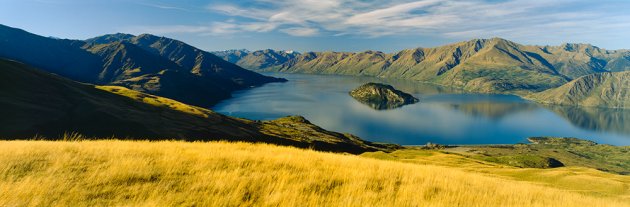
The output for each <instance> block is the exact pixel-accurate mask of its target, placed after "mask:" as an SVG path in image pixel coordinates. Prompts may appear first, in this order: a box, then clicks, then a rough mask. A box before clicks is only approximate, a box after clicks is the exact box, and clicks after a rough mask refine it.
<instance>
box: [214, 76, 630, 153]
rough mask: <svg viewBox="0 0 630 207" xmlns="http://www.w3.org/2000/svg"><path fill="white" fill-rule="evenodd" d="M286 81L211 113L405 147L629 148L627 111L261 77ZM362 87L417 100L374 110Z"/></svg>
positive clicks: (337, 80)
mask: <svg viewBox="0 0 630 207" xmlns="http://www.w3.org/2000/svg"><path fill="white" fill-rule="evenodd" d="M265 75H270V76H275V77H282V78H286V79H287V80H289V81H288V82H285V83H270V84H266V85H264V86H262V87H257V88H253V89H249V90H243V91H238V92H235V93H234V94H233V98H231V99H228V100H225V101H222V102H221V103H219V104H217V105H216V106H214V107H213V108H212V109H213V110H214V111H216V112H219V113H222V114H225V115H230V116H235V117H241V118H247V119H254V120H270V119H276V118H279V117H283V116H288V115H301V116H304V117H306V118H307V119H308V120H310V121H311V122H312V123H314V124H316V125H318V126H321V127H322V128H324V129H327V130H332V131H337V132H343V133H351V134H354V135H357V136H359V137H361V138H363V139H365V140H369V141H376V142H390V143H397V144H402V145H422V144H426V143H427V142H433V143H440V144H514V143H526V142H527V140H526V138H527V137H532V136H560V137H578V138H584V139H588V140H592V141H595V142H598V143H603V144H612V145H630V110H623V109H602V108H584V107H564V106H545V105H539V104H536V103H533V102H530V101H527V100H523V99H521V98H520V97H517V96H512V95H490V94H470V93H464V92H462V91H460V90H457V89H451V88H445V87H440V86H435V85H431V84H423V83H418V82H413V81H408V80H394V79H379V78H373V77H355V76H335V75H308V74H285V73H265ZM367 82H380V83H386V84H390V85H392V86H394V87H395V88H396V89H398V90H402V91H404V92H407V93H410V94H413V95H414V96H415V97H417V98H419V99H420V102H418V103H416V104H412V105H406V106H403V107H401V108H397V109H390V110H375V109H372V108H371V107H369V106H367V105H364V104H362V103H360V102H358V101H356V100H354V99H353V98H352V97H350V96H349V95H348V92H349V91H350V90H352V89H354V88H356V87H358V86H360V85H362V84H364V83H367Z"/></svg>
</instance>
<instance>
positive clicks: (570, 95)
mask: <svg viewBox="0 0 630 207" xmlns="http://www.w3.org/2000/svg"><path fill="white" fill-rule="evenodd" d="M527 98H529V99H532V100H534V101H537V102H540V103H545V104H558V105H578V106H590V107H598V106H605V107H610V108H630V71H625V72H615V73H597V74H591V75H587V76H583V77H580V78H578V79H575V80H573V81H571V82H569V83H567V84H565V85H563V86H560V87H558V88H553V89H549V90H546V91H543V92H540V93H536V94H531V95H529V96H527Z"/></svg>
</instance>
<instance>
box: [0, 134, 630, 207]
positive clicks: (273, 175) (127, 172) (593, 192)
mask: <svg viewBox="0 0 630 207" xmlns="http://www.w3.org/2000/svg"><path fill="white" fill-rule="evenodd" d="M0 149H2V150H0V163H1V164H0V206H630V195H629V194H630V193H629V191H628V189H629V185H630V182H629V180H628V176H621V175H613V174H608V173H603V172H599V171H595V170H588V169H580V168H576V169H575V170H574V169H572V168H559V169H545V170H543V169H518V168H511V167H505V166H500V165H489V164H485V163H479V162H473V161H469V160H466V159H459V158H457V157H456V156H455V155H449V154H443V153H438V152H433V151H427V152H426V153H428V154H422V153H419V152H418V151H416V152H404V151H402V152H399V154H396V152H395V153H393V154H384V153H368V154H364V155H363V157H362V156H356V155H344V154H333V153H323V152H316V151H311V150H303V149H296V148H291V147H279V146H274V145H267V144H249V143H228V142H177V141H161V142H145V141H72V142H68V141H56V142H52V141H0ZM423 153H424V152H423ZM365 156H367V157H365ZM370 157H371V158H370ZM382 159H389V160H382ZM441 159H443V160H445V161H444V164H443V165H442V164H440V163H441V162H440V160H441ZM527 175H533V177H534V178H528V176H527ZM563 175H566V176H567V177H570V179H569V180H564V181H562V177H564V176H563ZM538 176H551V178H553V179H542V178H540V179H536V178H535V177H538ZM554 176H555V177H554ZM558 176H560V177H558ZM593 178H597V181H594V180H593ZM558 180H560V181H558ZM554 182H558V183H559V184H558V183H554ZM571 183H573V184H572V185H569V184H571ZM591 183H594V184H593V185H592V186H590V185H591ZM602 183H604V184H605V183H609V185H603V186H602V185H600V184H602ZM561 184H562V185H561ZM617 185H620V186H621V190H620V191H618V190H619V189H617V188H615V189H617V190H615V191H610V192H609V191H607V190H606V189H607V188H608V186H617ZM584 186H586V187H584ZM589 186H590V187H589ZM617 187H619V186H617ZM581 188H583V189H581ZM584 189H586V190H584Z"/></svg>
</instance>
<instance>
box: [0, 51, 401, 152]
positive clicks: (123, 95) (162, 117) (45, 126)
mask: <svg viewBox="0 0 630 207" xmlns="http://www.w3.org/2000/svg"><path fill="white" fill-rule="evenodd" d="M0 114H2V119H0V137H1V138H3V139H24V138H32V137H36V136H38V137H41V136H44V137H48V138H51V139H54V138H57V137H60V136H62V135H63V134H64V133H66V132H76V133H80V134H83V135H85V136H87V137H104V138H107V137H116V138H128V139H149V140H158V139H183V140H206V141H207V140H231V141H248V142H266V143H276V144H282V145H292V146H297V147H303V148H308V147H311V148H314V149H319V150H327V151H344V152H351V153H359V152H364V151H373V150H379V149H385V150H386V148H387V147H388V146H385V145H379V144H373V143H370V142H367V141H363V140H361V139H359V138H357V137H355V136H352V135H347V134H340V133H336V132H330V131H326V130H324V129H322V128H319V127H317V126H315V125H313V124H311V123H309V122H308V121H306V120H305V119H304V118H301V117H287V118H281V119H278V120H273V121H263V122H260V121H250V120H246V119H238V118H232V117H229V116H224V115H221V114H218V113H215V112H213V111H210V110H207V109H204V108H199V107H195V106H191V105H187V104H184V103H181V102H177V101H174V100H171V99H167V98H163V97H159V96H153V95H149V94H145V93H141V92H137V91H134V90H129V89H126V88H123V87H118V86H94V85H89V84H82V83H77V82H74V81H71V80H68V79H65V78H62V77H60V76H56V75H53V74H48V73H46V72H43V71H41V70H38V69H35V68H31V67H29V66H26V65H24V64H21V63H18V62H14V61H9V60H4V59H0Z"/></svg>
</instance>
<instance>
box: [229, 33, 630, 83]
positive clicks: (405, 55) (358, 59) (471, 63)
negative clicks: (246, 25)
mask: <svg viewBox="0 0 630 207" xmlns="http://www.w3.org/2000/svg"><path fill="white" fill-rule="evenodd" d="M236 63H237V64H242V63H239V62H238V61H236ZM260 65H264V64H260ZM271 65H273V66H270V67H266V68H262V69H261V68H259V67H252V66H250V65H247V64H242V65H241V66H243V67H245V68H248V69H252V70H255V71H274V72H288V73H314V74H341V75H358V76H375V77H383V78H400V79H410V80H415V81H422V82H431V83H436V84H440V85H445V86H453V87H458V88H462V89H465V90H467V91H473V92H483V93H513V94H529V93H532V92H539V91H543V90H546V89H549V88H554V87H558V86H560V85H562V84H564V83H566V82H568V81H570V80H573V79H575V78H578V77H580V76H583V75H588V74H592V73H600V72H608V71H626V70H630V51H628V50H604V49H601V48H598V47H595V46H592V45H589V44H563V45H560V46H529V45H521V44H518V43H515V42H511V41H508V40H505V39H501V38H493V39H474V40H470V41H465V42H459V43H454V44H450V45H445V46H441V47H435V48H414V49H406V50H402V51H399V52H396V53H391V54H388V53H383V52H380V51H365V52H358V53H353V52H307V53H304V54H301V55H298V56H296V57H294V58H292V59H289V60H288V61H286V62H284V63H281V64H276V63H274V64H271Z"/></svg>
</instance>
